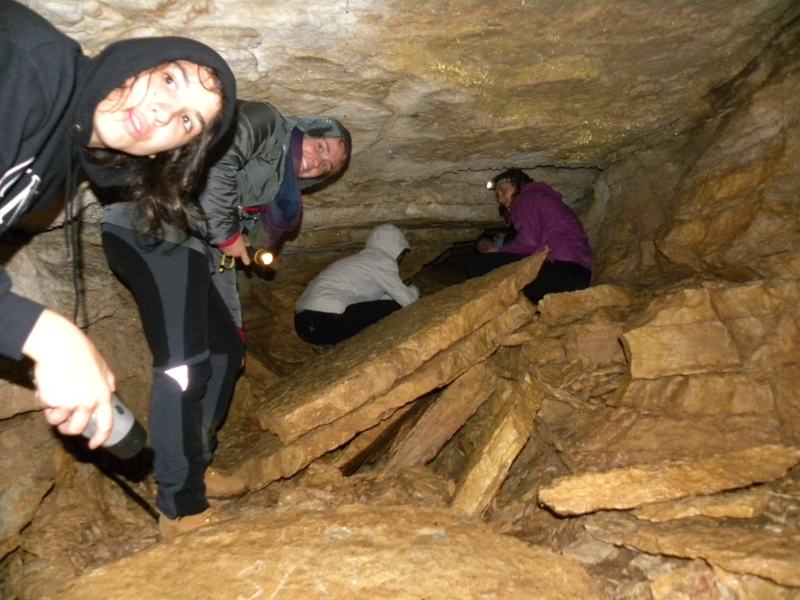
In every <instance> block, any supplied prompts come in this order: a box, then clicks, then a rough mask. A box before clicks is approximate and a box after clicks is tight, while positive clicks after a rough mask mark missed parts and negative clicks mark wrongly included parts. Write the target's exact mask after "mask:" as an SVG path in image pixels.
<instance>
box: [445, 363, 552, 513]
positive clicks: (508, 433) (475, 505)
mask: <svg viewBox="0 0 800 600" xmlns="http://www.w3.org/2000/svg"><path fill="white" fill-rule="evenodd" d="M517 384H518V385H517V386H512V385H510V384H509V383H507V382H503V383H502V384H500V385H499V386H498V389H497V391H496V392H495V397H494V398H493V399H492V401H491V404H492V405H493V407H496V411H495V412H494V414H493V415H492V418H491V421H490V422H489V423H488V424H487V426H486V431H485V433H484V435H483V436H482V439H481V440H480V442H479V444H478V445H477V447H475V448H473V450H472V454H471V456H470V457H469V458H468V466H467V470H466V472H465V473H464V475H462V477H461V480H460V481H459V482H458V483H457V487H456V492H455V494H454V496H453V501H452V504H451V506H453V508H455V509H456V510H459V511H461V512H463V513H465V514H467V515H471V516H478V515H480V514H482V513H483V512H484V511H485V510H486V509H487V508H488V506H489V503H490V502H491V501H492V498H493V497H494V495H495V494H496V493H497V490H498V489H499V488H500V485H501V484H502V483H503V480H504V479H505V478H506V475H507V474H508V470H509V469H510V468H511V463H512V462H513V461H514V459H515V458H516V457H517V455H518V454H519V453H520V451H521V450H522V448H523V447H524V446H525V444H526V442H527V441H528V438H529V437H530V435H531V432H532V430H533V419H534V417H535V416H536V411H538V410H539V407H540V406H541V403H542V399H543V397H544V389H543V386H542V385H541V384H540V383H539V382H537V381H536V380H535V379H534V378H533V377H532V376H531V375H530V374H527V373H526V374H525V375H524V376H523V379H522V380H521V381H519V382H517Z"/></svg>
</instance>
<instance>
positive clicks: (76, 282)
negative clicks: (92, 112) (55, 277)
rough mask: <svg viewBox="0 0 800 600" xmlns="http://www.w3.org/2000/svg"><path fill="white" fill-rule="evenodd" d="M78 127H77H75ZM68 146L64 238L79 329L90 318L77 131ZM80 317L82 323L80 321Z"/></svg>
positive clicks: (76, 321) (73, 318)
mask: <svg viewBox="0 0 800 600" xmlns="http://www.w3.org/2000/svg"><path fill="white" fill-rule="evenodd" d="M75 127H77V125H76V126H75ZM72 133H73V135H72V136H71V138H70V143H68V144H67V152H68V156H69V158H68V165H69V169H68V170H67V182H66V186H65V188H64V194H65V195H64V236H65V242H66V245H67V260H68V261H69V262H70V265H71V268H72V289H73V291H74V292H75V303H74V306H73V310H72V320H73V322H74V323H75V324H76V325H78V326H79V327H80V326H81V324H82V325H84V326H85V325H88V323H89V317H88V314H87V312H86V302H85V299H86V298H85V296H86V289H85V286H84V279H83V253H82V248H81V240H80V225H81V222H80V220H79V219H78V218H76V215H75V196H76V195H77V191H78V189H77V188H78V185H77V175H76V172H77V169H76V167H75V166H74V165H73V164H72V157H73V153H72V141H73V139H74V134H75V130H74V129H73V132H72ZM79 317H80V321H79Z"/></svg>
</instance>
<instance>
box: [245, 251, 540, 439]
mask: <svg viewBox="0 0 800 600" xmlns="http://www.w3.org/2000/svg"><path fill="white" fill-rule="evenodd" d="M543 260H544V255H543V254H540V255H537V256H536V257H532V258H529V259H526V260H521V261H519V262H517V263H514V264H511V265H508V266H506V267H503V268H501V269H497V270H496V271H493V272H491V273H489V274H488V275H486V276H484V277H479V278H476V279H472V280H470V281H467V282H465V283H463V284H461V285H459V286H454V287H452V288H449V289H448V290H446V292H445V293H438V294H435V295H433V296H430V297H428V298H422V299H420V300H419V301H418V302H416V303H415V304H413V305H411V306H410V307H409V308H408V309H406V310H401V311H398V312H396V313H394V314H392V315H390V316H389V317H387V318H386V319H384V320H382V321H381V322H379V323H376V324H375V325H374V326H373V327H371V328H370V329H369V332H362V333H361V334H359V335H357V336H355V337H353V338H351V339H349V340H346V341H345V342H343V343H342V344H339V345H338V346H337V352H336V354H335V355H334V356H332V357H330V358H328V357H325V360H317V361H313V362H311V363H309V364H308V365H306V366H305V367H304V369H303V371H302V373H299V374H297V376H295V377H287V378H285V379H283V380H282V381H280V382H279V383H278V384H277V385H275V386H273V387H272V388H271V389H270V390H268V392H267V399H266V401H265V404H264V406H263V408H261V410H260V411H259V412H258V419H259V421H260V423H261V426H262V427H263V428H264V429H270V430H271V431H273V432H274V433H276V434H278V436H280V438H281V440H283V441H284V442H285V443H288V442H292V441H294V440H296V439H297V438H298V437H299V436H300V435H302V434H303V433H306V432H308V431H310V430H312V429H314V428H316V427H319V426H320V425H324V424H326V423H331V422H333V421H335V420H336V419H338V418H340V417H342V416H343V415H345V414H347V413H348V412H351V411H353V410H355V409H356V408H358V407H359V406H361V405H363V404H364V403H366V402H367V401H368V400H370V399H371V398H374V397H376V396H379V395H381V394H386V393H388V392H389V391H390V390H391V389H392V387H393V386H394V385H395V382H396V381H398V380H399V379H400V378H402V377H403V376H405V375H408V374H409V373H411V372H412V371H414V370H415V369H417V368H418V367H420V366H421V365H422V364H423V363H425V362H426V361H427V360H429V359H431V358H432V357H433V356H435V355H436V354H437V353H438V352H440V351H442V350H444V349H445V348H448V347H449V346H451V345H452V344H454V343H455V342H457V341H458V340H460V339H461V338H463V337H464V336H466V335H467V334H468V333H470V332H472V331H474V330H475V329H478V328H479V327H480V326H482V325H483V324H485V323H487V322H488V321H490V320H491V319H492V318H494V317H496V316H497V315H499V314H501V313H502V312H503V311H504V310H505V309H506V308H507V307H508V306H509V305H511V304H512V303H513V302H514V301H515V300H516V299H517V296H518V294H519V290H520V289H521V288H522V287H523V286H524V285H525V284H526V283H528V282H529V281H531V280H532V279H533V278H534V277H535V275H536V273H537V272H538V270H539V265H540V264H541V262H542V261H543Z"/></svg>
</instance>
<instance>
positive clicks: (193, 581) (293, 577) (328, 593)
mask: <svg viewBox="0 0 800 600" xmlns="http://www.w3.org/2000/svg"><path fill="white" fill-rule="evenodd" d="M473 548H481V549H482V552H480V553H475V552H473V550H472V549H473ZM176 555H179V556H180V557H181V559H180V561H178V562H176V561H175V560H174V557H175V556H176ZM545 572H546V573H548V577H547V578H543V577H541V573H545ZM132 589H135V590H136V596H137V597H138V598H142V599H143V600H149V599H152V600H156V599H157V598H158V599H160V598H181V597H182V598H220V599H222V598H236V597H243V598H247V597H256V598H258V597H262V596H263V597H269V596H270V595H272V596H273V597H283V598H297V599H300V598H309V597H321V598H332V599H334V598H335V599H342V600H345V599H347V598H375V599H383V598H385V599H386V600H389V599H393V598H404V597H405V598H441V599H443V600H444V599H445V598H453V597H456V598H498V599H499V598H509V599H517V598H518V599H519V600H523V599H527V598H531V596H533V597H535V598H552V599H561V598H566V597H572V598H587V599H589V598H599V596H598V595H597V593H596V591H595V590H594V589H593V587H592V585H591V583H590V580H589V577H588V575H587V573H586V572H585V571H584V570H583V568H582V567H580V566H579V565H578V564H577V563H574V562H573V561H571V560H569V559H567V558H563V557H560V556H558V555H556V554H554V553H552V552H548V551H545V550H543V549H537V548H531V547H528V546H526V545H525V544H523V543H522V542H519V541H517V540H515V539H513V538H508V537H505V536H501V535H497V534H495V533H493V532H492V531H491V530H490V529H489V528H488V527H486V526H485V525H482V524H480V523H476V522H469V521H462V520H459V519H457V518H455V517H454V516H453V515H451V514H450V513H449V512H447V511H445V510H442V509H420V508H411V507H374V508H369V507H364V506H357V505H351V506H343V507H341V508H339V509H329V510H322V511H320V510H299V511H298V510H289V511H287V512H283V513H277V514H273V515H271V516H270V517H269V518H267V519H262V518H259V519H257V520H241V521H238V522H231V523H228V524H222V525H220V526H218V527H216V528H214V529H213V530H208V531H206V532H204V533H203V534H200V535H195V536H191V537H185V538H181V539H178V540H177V541H176V542H174V543H170V544H160V545H158V546H155V547H153V548H151V549H150V550H148V551H146V552H142V553H140V554H138V555H136V556H134V557H131V558H129V559H126V560H125V561H122V562H120V563H118V564H117V565H115V566H112V567H107V568H105V569H101V570H98V571H95V572H94V573H92V574H90V575H88V576H86V577H85V578H83V579H81V580H80V581H77V582H76V583H75V584H74V585H72V586H71V587H70V588H69V589H68V590H66V591H63V592H61V593H59V594H58V595H57V596H55V597H58V598H64V599H68V598H86V597H87V595H90V596H98V597H103V598H107V599H108V600H114V599H122V598H128V597H130V594H131V590H132ZM565 589H570V590H571V591H570V593H569V594H568V595H567V594H565V592H564V590H565ZM573 594H574V595H573Z"/></svg>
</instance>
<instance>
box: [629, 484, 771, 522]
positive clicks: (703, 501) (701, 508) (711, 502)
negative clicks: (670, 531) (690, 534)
mask: <svg viewBox="0 0 800 600" xmlns="http://www.w3.org/2000/svg"><path fill="white" fill-rule="evenodd" d="M771 497H772V494H771V493H770V491H769V490H767V489H766V488H763V487H759V488H754V489H748V490H743V491H738V492H730V493H727V494H714V495H713V496H696V497H691V498H684V499H682V500H676V501H674V502H657V503H654V504H645V505H644V506H640V507H639V508H637V509H636V510H634V511H633V515H634V516H635V517H636V518H638V519H645V520H647V521H671V520H674V519H684V518H686V517H696V516H704V517H713V518H716V519H721V518H725V517H727V518H736V519H752V518H753V517H757V516H758V515H760V514H761V513H762V512H763V511H764V510H765V509H766V508H767V505H768V504H769V501H770V498H771Z"/></svg>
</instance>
